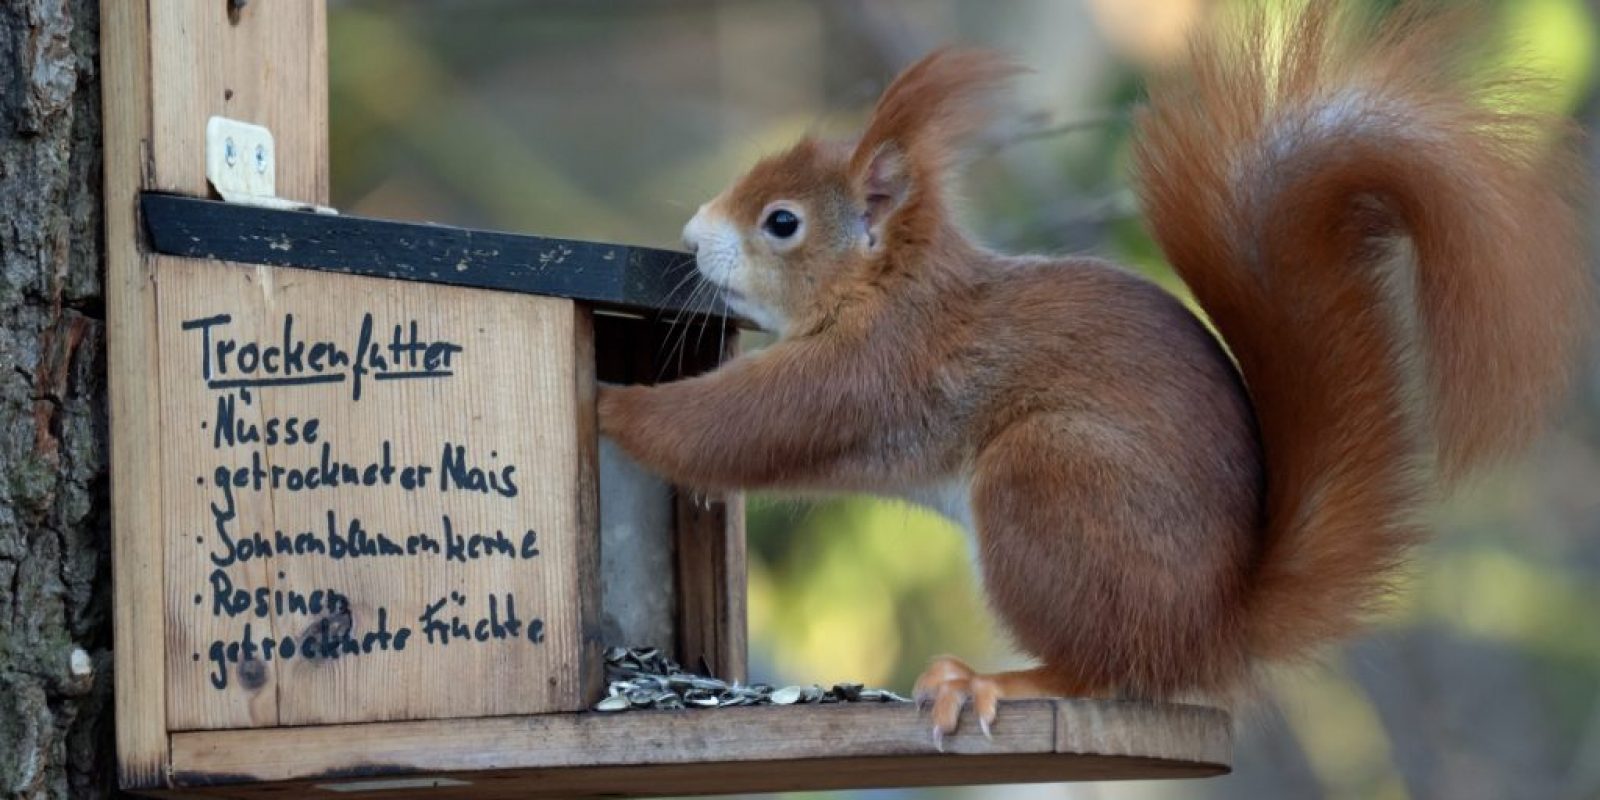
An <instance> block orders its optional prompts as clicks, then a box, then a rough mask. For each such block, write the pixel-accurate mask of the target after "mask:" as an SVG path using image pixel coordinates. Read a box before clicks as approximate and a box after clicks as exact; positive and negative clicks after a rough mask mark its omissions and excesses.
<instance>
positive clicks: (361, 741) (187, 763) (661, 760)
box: [172, 700, 1232, 800]
mask: <svg viewBox="0 0 1600 800" xmlns="http://www.w3.org/2000/svg"><path fill="white" fill-rule="evenodd" d="M973 727H974V726H973V725H971V724H970V721H969V722H968V724H967V725H966V726H965V728H964V729H963V730H962V731H960V732H958V733H956V734H955V735H954V736H951V737H947V738H946V739H945V740H944V742H943V751H942V752H941V751H939V750H937V749H935V747H934V744H933V740H932V738H931V736H930V731H929V728H928V724H927V717H926V715H925V714H919V712H918V711H917V709H916V707H915V706H913V705H911V704H909V703H906V704H900V703H897V704H882V703H862V704H839V705H826V706H759V707H746V708H721V709H703V710H702V709H692V710H671V711H626V712H613V713H605V712H596V711H585V712H579V713H570V714H541V715H538V716H528V717H501V718H494V719H478V720H469V721H454V720H441V721H436V722H405V723H376V724H369V725H359V726H328V727H318V728H309V729H306V730H304V731H303V732H302V733H301V734H300V735H298V736H294V737H272V736H267V735H263V732H257V731H211V732H196V733H180V734H175V735H174V736H173V737H172V762H173V763H172V769H173V772H172V782H173V786H174V787H181V788H184V789H190V790H192V791H190V792H188V793H187V794H189V795H190V796H200V797H240V798H253V797H309V798H324V797H326V798H393V797H396V796H413V795H414V796H418V797H427V798H440V799H441V800H443V799H444V798H507V799H508V800H509V798H529V797H643V796H650V795H693V794H730V793H736V792H783V791H800V790H836V789H857V788H875V787H889V786H950V785H971V784H1000V783H1046V782H1055V781H1111V780H1150V779H1158V778H1166V779H1171V778H1206V777H1212V776H1215V775H1222V774H1226V773H1227V772H1228V771H1229V763H1230V761H1231V758H1232V754H1231V748H1232V744H1231V742H1232V739H1231V733H1230V726H1229V719H1228V715H1227V714H1225V713H1223V712H1221V711H1217V710H1215V709H1209V708H1200V707H1196V706H1184V705H1161V704H1148V703H1125V702H1114V701H1100V700H1019V701H1011V702H1006V703H1002V704H1001V706H1000V713H999V716H998V718H997V719H996V721H995V726H994V730H993V737H992V738H985V737H984V736H983V734H982V733H979V732H978V731H976V730H967V729H968V728H973ZM464 773H465V774H464ZM401 790H409V793H408V792H406V791H401Z"/></svg>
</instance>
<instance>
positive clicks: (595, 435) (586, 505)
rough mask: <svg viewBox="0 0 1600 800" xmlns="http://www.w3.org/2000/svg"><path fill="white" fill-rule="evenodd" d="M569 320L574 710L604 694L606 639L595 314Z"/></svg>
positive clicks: (585, 311) (574, 311)
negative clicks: (575, 641)
mask: <svg viewBox="0 0 1600 800" xmlns="http://www.w3.org/2000/svg"><path fill="white" fill-rule="evenodd" d="M568 308H569V311H570V313H571V315H572V397H573V402H572V413H573V415H574V418H575V420H576V424H575V426H574V427H575V436H574V438H573V442H572V469H571V474H572V485H573V488H572V491H573V499H574V505H573V524H574V529H573V533H572V549H573V556H572V561H573V564H574V565H575V570H576V571H575V572H574V573H573V577H572V583H571V591H572V593H573V595H574V598H575V601H576V603H577V606H578V620H579V629H578V635H579V641H578V647H577V659H578V660H577V664H576V668H577V670H578V676H577V684H578V687H577V691H578V705H575V706H573V707H574V708H578V707H588V706H590V705H593V704H594V703H595V702H596V701H598V700H599V699H600V698H601V697H602V696H604V693H605V686H606V683H605V678H606V676H605V661H604V652H605V647H606V643H605V637H604V635H603V632H602V630H603V629H602V625H601V614H602V610H601V606H602V599H601V591H602V587H601V583H600V556H601V551H600V547H601V541H600V536H601V532H600V420H599V417H598V415H597V414H596V408H595V401H596V394H597V391H598V384H597V382H596V378H595V370H596V365H595V330H594V312H593V311H591V310H590V309H589V308H587V307H585V306H581V305H577V304H575V303H568Z"/></svg>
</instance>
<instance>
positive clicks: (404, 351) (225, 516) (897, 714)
mask: <svg viewBox="0 0 1600 800" xmlns="http://www.w3.org/2000/svg"><path fill="white" fill-rule="evenodd" d="M101 13H102V17H103V19H102V23H101V26H102V27H101V37H102V69H101V75H102V77H103V80H104V97H105V114H104V122H105V172H106V220H107V223H106V244H107V253H108V264H107V293H108V298H109V301H108V303H109V305H108V309H107V316H108V318H109V330H110V341H109V348H110V378H111V425H112V463H113V472H112V494H113V510H114V537H115V542H114V580H115V598H116V608H115V613H116V660H117V663H116V704H117V709H116V711H117V713H116V718H117V745H118V763H119V768H120V776H121V783H122V786H123V787H124V788H126V789H128V790H130V791H135V792H140V793H145V794H151V795H157V796H194V797H270V796H283V797H339V798H345V797H412V796H416V797H429V798H433V797H437V798H456V797H460V798H497V797H535V796H557V797H571V796H583V795H604V796H619V795H622V796H631V795H652V794H676V795H681V794H696V793H724V792H747V791H780V790H798V789H839V788H849V787H863V786H911V785H938V784H971V783H1002V782H1039V781H1060V780H1101V779H1126V778H1183V777H1202V776H1209V775H1217V774H1221V773H1224V772H1227V771H1228V768H1229V760H1230V757H1231V754H1230V746H1231V745H1230V734H1229V722H1228V718H1227V715H1225V714H1223V713H1222V712H1219V711H1214V710H1210V709H1203V708H1196V707H1188V706H1171V705H1151V704H1134V703H1114V702H1101V701H1089V700H1059V701H1051V700H1039V701H1019V702H1008V703H1004V704H1003V705H1002V708H1001V711H1000V715H999V719H998V721H997V724H996V726H995V729H994V736H993V738H992V739H988V738H985V737H984V736H983V735H982V734H979V733H976V732H975V731H971V730H967V729H971V728H974V727H975V726H972V725H969V726H967V729H964V731H963V732H961V733H959V734H957V735H956V736H954V737H952V738H949V739H947V740H946V741H945V743H944V748H943V750H942V751H940V750H938V749H936V748H935V745H934V742H933V740H932V738H931V736H930V735H929V729H928V725H927V721H926V719H924V718H920V717H919V716H918V712H917V710H916V709H915V708H914V707H911V706H910V705H908V704H881V705H840V706H808V707H795V706H789V707H750V708H738V709H714V710H687V711H629V712H623V713H617V714H603V713H599V712H594V711H587V710H585V709H587V708H588V707H589V706H591V705H592V704H593V703H594V702H595V701H596V700H598V699H599V697H600V696H601V695H602V693H603V692H604V688H605V687H604V683H603V675H602V655H601V654H602V649H603V648H604V647H606V646H611V645H627V646H634V645H653V646H656V647H660V648H663V649H665V650H666V651H668V652H670V653H673V654H675V656H676V658H677V660H678V661H679V662H681V663H682V664H684V665H685V666H687V667H689V668H690V669H695V670H706V671H709V672H710V673H712V674H715V675H717V676H719V677H723V678H728V679H740V680H743V679H745V678H746V675H745V657H746V653H745V649H746V620H745V550H744V530H743V522H742V519H743V513H742V512H743V509H742V505H741V501H740V499H739V498H738V497H726V498H713V499H712V500H711V501H710V502H702V501H700V500H698V499H695V498H691V497H689V496H687V494H686V493H680V492H678V491H677V490H676V489H674V488H673V487H670V486H666V485H664V484H662V483H660V482H658V481H656V480H655V479H653V478H651V477H650V476H648V475H645V474H643V473H641V472H639V471H638V470H637V469H635V468H633V467H631V466H629V464H628V463H627V462H626V461H625V460H624V459H622V458H620V457H619V456H617V455H616V454H615V453H614V452H612V450H611V449H610V448H609V447H608V446H607V445H604V444H602V443H601V442H600V441H599V440H598V437H597V436H596V432H595V409H594V397H595V386H596V382H597V380H599V381H611V382H650V381H656V380H664V379H671V378H674V377H678V376H682V375H685V374H690V373H693V372H696V371H702V370H706V369H710V368H713V367H715V366H716V365H717V364H718V363H719V362H720V361H721V360H722V359H723V358H725V357H726V356H727V355H728V354H729V352H730V351H731V349H732V345H733V342H734V340H735V338H736V337H735V335H734V333H735V332H734V331H731V330H723V329H721V328H720V327H719V326H720V325H721V324H722V323H721V322H720V318H718V319H719V321H717V322H712V321H710V320H708V319H705V318H697V319H680V317H682V316H683V315H684V314H685V313H686V312H685V309H683V308H681V307H679V306H677V305H675V304H674V300H673V298H674V293H673V291H672V290H673V288H674V287H675V285H676V284H677V282H678V281H679V280H681V279H683V278H684V277H686V275H687V273H686V272H685V271H684V270H686V269H688V265H687V259H685V258H684V257H683V256H682V254H677V253H667V252H663V251H655V250H648V249H642V248H636V247H626V246H620V245H611V244H598V243H592V242H575V241H564V240H556V239H546V238H540V237H535V236H520V235H511V234H502V233H492V232H486V231H476V230H464V229H459V228H450V227H441V226H434V225H417V224H407V223H399V222H389V221H380V220H369V219H356V218H350V217H346V216H339V215H330V214H324V213H315V212H313V211H303V210H282V209H281V208H280V209H273V208H265V207H261V206H262V204H263V203H265V204H267V205H278V206H283V205H286V203H284V202H282V201H276V202H274V201H272V198H274V197H279V198H288V199H289V200H292V201H295V202H298V203H304V204H309V205H323V204H326V203H327V201H328V145H327V140H328V135H327V134H328V131H327V71H326V49H327V35H326V34H327V31H326V27H325V25H326V22H325V7H324V3H323V2H321V0H315V1H312V0H303V1H301V0H297V1H296V2H270V3H268V2H257V3H249V4H237V3H228V2H224V0H104V2H103V3H102V7H101ZM213 118H223V120H224V121H226V120H236V121H242V122H246V123H250V124H252V125H255V126H259V127H258V128H257V129H249V130H246V129H243V128H239V129H237V130H239V131H241V133H239V134H238V136H240V137H241V138H242V139H245V140H246V141H242V142H241V141H234V140H233V139H232V138H231V137H230V136H228V135H227V130H223V131H222V134H221V135H219V134H218V131H217V130H216V129H214V128H213V129H212V130H211V131H210V133H209V135H208V126H214V125H215V124H217V123H214V122H213ZM228 130H232V129H228ZM250 131H257V132H255V133H252V132H250ZM268 132H270V137H271V139H270V142H268V143H267V145H269V146H263V148H262V149H261V150H259V151H258V150H257V149H255V140H253V139H250V138H249V137H253V136H257V135H258V134H259V135H262V136H265V135H267V134H268ZM219 148H223V149H219ZM208 158H209V159H210V161H209V162H208ZM208 163H209V168H210V169H212V170H213V171H215V170H218V169H222V170H233V169H237V168H238V167H239V165H240V163H243V164H244V165H245V169H250V168H255V169H256V174H255V175H254V176H250V175H245V176H244V179H243V182H242V183H240V184H233V183H229V181H230V180H232V179H231V178H229V177H227V175H231V174H232V173H227V174H225V175H224V176H223V177H222V178H218V177H217V175H216V174H215V172H213V173H212V174H211V179H209V180H208V172H207V170H208ZM263 181H264V183H263ZM223 184H227V186H228V187H230V190H231V191H238V190H241V186H242V187H243V189H242V190H243V191H244V192H245V196H244V197H243V198H242V199H243V201H244V202H221V201H217V200H214V199H208V198H211V197H214V196H215V195H214V191H216V192H222V191H223ZM223 193H224V194H225V195H226V194H228V192H223ZM235 199H241V198H235ZM687 295H688V292H687V291H680V292H678V293H677V296H679V297H683V296H687ZM673 324H678V325H686V324H687V325H693V326H697V327H696V329H695V332H692V333H691V334H690V335H688V336H686V337H684V339H683V341H684V342H685V348H686V350H685V351H684V352H683V353H682V355H681V356H680V355H679V353H678V351H677V350H675V349H673V348H671V347H666V346H664V344H665V341H666V337H667V335H668V333H669V326H671V325H673ZM708 327H709V328H710V330H705V329H706V328H708Z"/></svg>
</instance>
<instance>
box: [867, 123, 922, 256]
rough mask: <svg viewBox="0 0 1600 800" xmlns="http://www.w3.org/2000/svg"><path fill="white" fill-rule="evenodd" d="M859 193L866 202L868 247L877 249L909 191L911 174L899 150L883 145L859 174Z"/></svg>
mask: <svg viewBox="0 0 1600 800" xmlns="http://www.w3.org/2000/svg"><path fill="white" fill-rule="evenodd" d="M861 190H862V194H863V196H864V197H865V198H866V214H865V217H866V219H865V222H866V230H867V243H868V246H870V247H872V248H876V247H877V246H878V243H879V242H881V241H883V227H884V223H885V222H887V221H888V219H889V218H890V217H892V216H894V212H895V211H897V210H898V209H899V208H900V206H901V205H902V204H904V203H905V200H906V195H907V194H909V193H910V190H911V174H910V172H909V170H908V169H907V164H906V158H905V154H903V153H901V152H900V148H899V147H897V146H896V145H894V144H884V145H883V146H881V147H879V148H878V150H877V152H875V153H873V154H872V157H871V158H870V159H868V160H867V164H866V168H865V169H864V171H863V174H862V178H861Z"/></svg>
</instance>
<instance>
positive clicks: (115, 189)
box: [100, 0, 167, 788]
mask: <svg viewBox="0 0 1600 800" xmlns="http://www.w3.org/2000/svg"><path fill="white" fill-rule="evenodd" d="M100 13H101V19H100V59H101V62H100V66H101V69H100V75H101V79H102V80H103V81H104V85H103V86H102V91H101V94H102V96H103V104H104V113H103V119H104V124H105V202H106V212H105V213H106V324H107V327H108V328H109V329H110V331H111V334H110V337H109V341H108V342H107V351H108V353H107V359H108V362H109V377H108V379H109V382H110V386H109V388H110V394H111V513H112V524H113V527H114V530H113V535H112V542H111V552H112V556H111V571H112V587H113V603H114V604H115V609H114V617H115V628H116V651H115V654H116V687H115V688H116V706H117V708H116V719H117V771H118V780H119V781H120V783H121V784H122V786H124V787H127V788H149V787H155V786H160V785H163V784H164V782H165V780H166V764H167V727H166V722H167V720H166V684H165V677H166V672H165V664H164V660H163V659H164V657H165V650H164V648H163V647H162V646H161V637H162V634H163V620H164V617H163V614H162V608H163V603H162V592H163V590H164V587H163V585H162V580H161V563H162V537H161V504H160V499H161V493H160V492H159V491H158V486H157V481H156V475H155V474H154V473H153V472H152V471H151V470H150V469H149V465H150V464H151V463H153V462H154V461H155V460H156V459H158V458H160V453H161V444H160V438H159V436H158V434H159V431H160V423H159V418H158V414H159V408H160V396H159V394H158V386H159V385H160V365H159V363H158V362H157V360H156V347H155V336H156V317H155V286H154V284H153V283H152V281H151V273H150V262H149V260H148V259H147V258H146V257H145V256H144V254H143V253H142V252H141V251H140V247H139V238H140V237H139V232H138V229H139V225H138V212H137V208H138V205H137V201H138V194H139V190H140V189H141V188H142V187H143V186H145V185H146V183H147V181H148V179H149V178H148V174H147V172H146V170H147V169H148V168H149V158H150V156H151V153H150V141H149V132H150V124H151V123H150V93H151V76H150V36H149V34H150V28H149V17H148V8H147V6H146V4H145V3H144V2H132V1H131V0H105V2H103V3H102V4H101V9H100Z"/></svg>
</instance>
